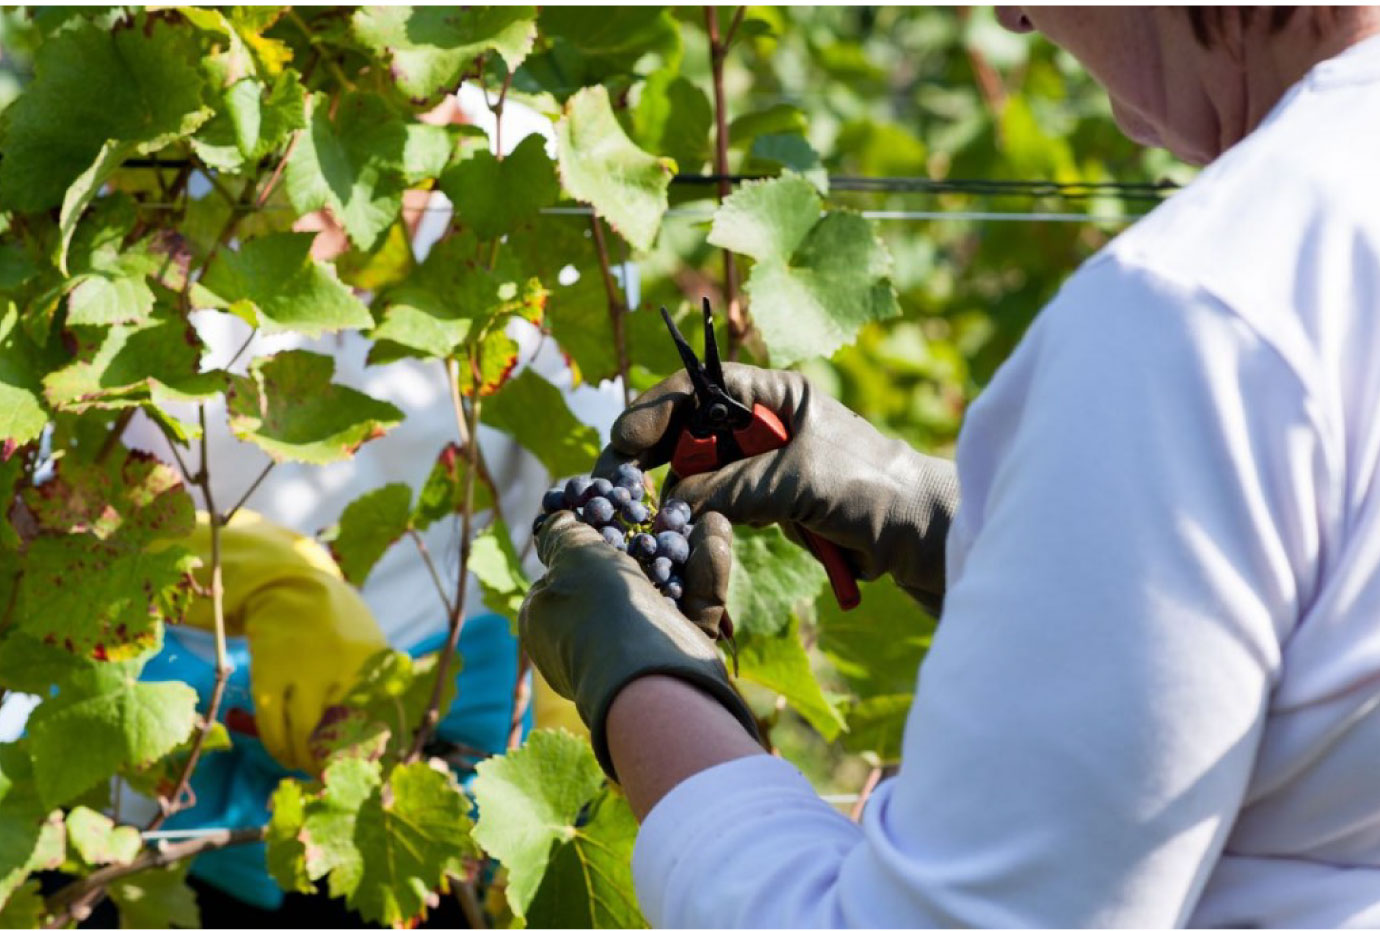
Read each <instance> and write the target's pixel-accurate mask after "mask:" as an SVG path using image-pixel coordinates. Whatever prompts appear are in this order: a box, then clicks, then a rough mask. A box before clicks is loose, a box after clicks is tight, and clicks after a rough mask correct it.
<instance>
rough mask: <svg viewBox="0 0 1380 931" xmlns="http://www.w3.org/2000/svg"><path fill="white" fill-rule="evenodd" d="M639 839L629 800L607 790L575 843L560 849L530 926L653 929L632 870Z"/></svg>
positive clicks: (543, 881) (529, 909) (544, 881)
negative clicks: (639, 904) (644, 912)
mask: <svg viewBox="0 0 1380 931" xmlns="http://www.w3.org/2000/svg"><path fill="white" fill-rule="evenodd" d="M636 840H637V819H636V818H635V817H634V816H633V813H632V808H630V807H629V806H628V802H627V800H626V799H625V798H623V796H621V795H618V794H616V793H614V792H613V791H611V790H610V791H605V792H604V794H603V795H602V796H601V797H600V798H599V799H597V800H596V801H595V802H594V804H593V806H592V812H591V813H590V815H589V820H588V821H586V822H585V823H584V824H582V825H580V827H579V833H578V834H577V835H576V836H575V838H574V839H572V840H571V841H570V842H569V843H565V844H562V845H561V846H559V847H557V848H556V852H555V853H554V854H553V855H552V857H551V861H550V863H549V864H548V865H547V867H546V873H545V874H544V875H543V876H542V879H541V885H540V886H539V887H538V888H537V894H536V895H535V896H534V897H533V898H532V903H531V904H530V905H529V906H527V916H526V917H527V927H529V928H645V927H647V919H645V918H643V917H642V911H641V909H639V908H638V905H637V893H636V890H635V889H634V888H633V884H632V875H631V870H630V869H629V864H630V863H631V862H632V854H633V844H634V843H635V842H636Z"/></svg>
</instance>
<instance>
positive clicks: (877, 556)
mask: <svg viewBox="0 0 1380 931" xmlns="http://www.w3.org/2000/svg"><path fill="white" fill-rule="evenodd" d="M663 314H665V311H664V310H663ZM666 319H667V323H668V325H670V326H671V330H672V334H673V337H674V338H675V340H676V343H677V347H678V348H679V349H680V352H681V356H682V359H683V360H684V362H685V367H686V370H685V371H684V372H678V373H676V374H675V375H673V376H671V377H670V378H668V379H666V380H665V381H663V382H661V383H660V384H658V385H656V386H655V387H653V388H651V389H650V390H648V391H647V392H646V393H644V394H643V395H642V396H641V397H639V398H638V399H637V400H636V401H634V402H633V404H632V406H630V407H629V408H628V409H627V410H626V411H624V412H623V414H622V415H621V416H619V418H618V420H616V421H615V422H614V424H613V429H612V434H611V438H610V444H609V446H608V447H607V448H605V449H604V451H603V452H602V453H601V454H600V456H599V462H598V464H597V465H596V467H595V470H594V472H595V474H596V475H603V476H609V475H612V474H613V472H614V470H615V469H616V468H617V467H618V465H619V464H620V463H623V462H628V461H632V462H636V463H637V464H638V465H639V466H640V467H642V468H654V467H656V466H658V465H662V464H663V463H667V462H670V463H671V468H672V472H673V478H672V479H671V480H670V481H669V482H668V484H667V487H666V490H665V493H669V494H674V496H675V497H677V498H680V499H682V500H684V501H686V502H687V503H688V504H689V505H690V506H691V507H692V508H693V509H694V511H695V513H696V514H699V513H702V512H705V511H718V512H720V513H722V514H724V515H725V516H726V517H728V518H729V520H731V521H733V522H734V523H744V524H748V525H751V526H758V527H760V526H765V525H767V524H773V523H776V524H780V525H781V526H782V529H783V530H784V531H785V532H786V534H787V535H788V536H789V537H791V538H792V539H793V540H795V541H796V542H797V543H801V544H802V545H804V546H806V547H807V548H808V549H810V550H811V552H813V553H814V554H815V555H816V556H817V557H818V558H820V560H821V561H822V562H823V563H824V566H825V568H826V570H828V572H829V579H830V583H831V585H832V586H833V588H834V593H835V595H836V596H837V597H838V600H839V603H840V605H842V606H843V607H845V608H847V607H851V606H852V605H854V604H856V603H857V587H856V584H855V583H854V577H856V578H861V579H866V580H871V579H875V578H877V577H879V576H880V575H882V574H883V573H888V572H889V573H891V575H892V576H893V578H895V580H896V582H897V584H899V585H900V586H901V587H902V588H903V589H904V590H905V591H907V592H908V593H909V594H910V595H911V596H912V597H914V598H915V599H916V600H918V601H919V602H920V603H921V604H923V605H925V607H927V608H928V609H930V610H931V611H936V612H937V611H938V609H939V607H940V605H941V604H942V602H943V597H944V542H945V537H946V535H947V533H948V529H949V523H950V521H951V519H952V517H953V513H954V511H955V509H956V508H957V506H958V482H957V478H956V476H955V472H954V467H953V464H952V463H951V462H949V461H947V460H944V459H939V458H936V457H933V456H926V455H923V454H921V453H918V452H916V451H915V450H913V449H911V448H910V447H909V446H907V445H906V444H905V443H903V442H901V441H900V440H895V439H889V438H887V437H884V436H882V434H881V433H879V432H878V431H877V430H876V428H875V427H873V426H872V425H871V424H869V423H868V422H867V421H866V420H864V419H863V418H862V417H859V416H858V415H857V414H855V413H853V412H852V411H850V410H848V409H847V408H846V407H844V406H843V405H842V404H840V403H838V402H837V401H835V400H834V399H833V398H831V397H829V396H827V395H825V394H823V393H822V392H820V391H818V390H817V389H815V388H814V387H813V386H812V385H811V384H810V383H809V382H808V381H806V379H805V377H804V376H802V375H800V374H799V373H796V372H784V371H773V370H770V369H760V368H755V367H752V366H747V365H736V364H734V363H720V361H719V354H718V349H717V345H716V343H715V340H714V335H713V326H712V313H711V310H710V307H709V302H708V300H706V301H705V303H704V319H705V361H704V363H703V364H701V363H700V361H699V360H698V359H697V358H696V357H695V354H694V352H693V350H691V349H690V347H689V345H687V344H686V342H685V340H684V339H683V338H682V337H681V335H680V333H679V332H678V331H676V329H675V326H674V324H672V323H671V320H670V317H669V315H667V316H666Z"/></svg>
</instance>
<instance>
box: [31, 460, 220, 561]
mask: <svg viewBox="0 0 1380 931" xmlns="http://www.w3.org/2000/svg"><path fill="white" fill-rule="evenodd" d="M24 501H25V503H26V504H27V505H28V506H29V509H30V510H31V511H32V512H33V514H34V516H35V517H36V518H37V520H38V526H39V529H40V530H42V531H45V532H50V533H90V534H92V535H93V536H95V537H96V538H97V539H99V540H107V539H109V538H111V537H112V536H113V535H115V534H117V533H118V534H119V536H120V538H121V539H122V540H124V541H125V542H128V543H132V544H133V543H138V542H142V541H145V540H151V539H155V538H158V537H185V536H186V535H187V534H189V533H191V532H192V527H193V526H194V525H195V523H196V513H195V506H194V504H193V502H192V498H191V495H189V494H188V493H187V489H186V487H185V486H184V485H183V484H182V477H181V476H180V475H179V474H178V472H177V470H176V469H173V468H170V467H169V466H167V465H164V464H163V463H162V462H160V461H158V459H157V458H156V457H155V456H153V455H152V454H150V453H146V452H140V451H132V452H130V453H128V454H127V455H126V456H125V457H124V459H123V460H119V459H114V460H111V461H108V462H106V463H102V464H92V463H84V462H81V461H79V460H75V459H71V458H64V459H60V460H58V463H57V466H56V468H55V470H54V474H53V477H52V478H51V479H50V480H49V481H47V482H44V483H43V484H42V485H39V486H37V487H34V488H28V489H25V492H24Z"/></svg>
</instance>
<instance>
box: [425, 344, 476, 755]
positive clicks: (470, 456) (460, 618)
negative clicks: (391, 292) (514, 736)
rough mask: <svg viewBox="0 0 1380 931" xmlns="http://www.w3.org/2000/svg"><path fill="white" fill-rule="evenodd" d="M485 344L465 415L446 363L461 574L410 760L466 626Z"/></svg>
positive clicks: (432, 717) (437, 716)
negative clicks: (457, 472)
mask: <svg viewBox="0 0 1380 931" xmlns="http://www.w3.org/2000/svg"><path fill="white" fill-rule="evenodd" d="M482 346H483V338H482V335H481V338H480V339H479V340H476V341H475V343H474V345H473V347H472V348H471V349H470V353H469V363H470V371H471V374H472V376H473V382H474V397H472V398H471V399H470V403H469V405H468V416H465V414H466V410H467V405H466V404H465V402H464V398H463V397H461V394H460V374H459V371H458V369H459V363H458V362H457V361H456V360H454V359H450V360H448V363H447V366H446V374H447V375H448V376H449V379H450V396H451V403H452V405H454V407H455V416H456V420H457V421H460V420H463V421H464V422H465V441H466V442H465V458H466V464H467V466H468V467H467V468H466V469H465V499H464V501H465V503H464V508H463V510H462V511H461V512H460V573H459V578H458V579H457V580H456V583H455V598H454V599H453V600H452V601H451V602H450V606H449V607H450V614H449V617H448V618H447V622H448V624H449V627H450V635H449V636H448V637H446V645H445V647H443V649H442V653H441V658H440V660H438V661H437V663H436V682H435V683H434V684H433V685H432V687H431V699H430V701H428V702H427V708H426V714H424V715H423V716H422V720H421V723H420V724H418V725H417V733H416V734H415V735H414V736H413V738H412V748H411V749H410V750H409V751H408V753H407V757H406V759H407V760H408V761H409V762H410V761H414V760H419V759H421V756H422V750H423V748H425V747H426V745H427V742H428V741H429V740H430V739H431V734H432V732H433V731H435V729H436V724H437V722H438V721H440V720H441V696H442V694H443V693H444V692H445V688H446V677H447V676H448V675H449V674H450V663H451V657H452V656H453V655H454V654H455V649H456V646H457V645H458V644H459V643H460V629H461V628H462V627H464V626H465V590H466V587H467V584H468V582H469V574H470V573H469V565H470V545H471V541H470V536H471V533H472V531H473V530H474V480H475V476H476V474H477V473H478V471H479V464H478V458H479V404H480V402H479V385H480V382H481V378H480V361H481V357H480V353H481V352H482V351H483V350H482Z"/></svg>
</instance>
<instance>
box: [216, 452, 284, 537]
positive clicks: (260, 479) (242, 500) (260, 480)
mask: <svg viewBox="0 0 1380 931" xmlns="http://www.w3.org/2000/svg"><path fill="white" fill-rule="evenodd" d="M277 464H278V463H276V462H274V461H273V460H269V463H268V465H266V466H264V468H263V471H262V472H260V473H259V477H258V478H256V479H254V483H253V484H252V485H250V486H249V488H248V490H246V491H245V493H244V494H242V495H240V500H238V501H236V502H235V506H234V507H232V508H231V509H230V510H228V511H226V512H225V518H224V522H225V523H227V524H228V523H230V521H232V520H234V519H235V515H236V514H238V513H239V512H240V508H242V507H244V505H245V503H246V502H247V501H248V500H249V499H250V498H251V497H252V496H253V494H254V492H256V491H258V490H259V486H260V485H262V484H263V482H264V479H266V478H268V473H270V472H272V471H273V467H274V466H276V465H277Z"/></svg>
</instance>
